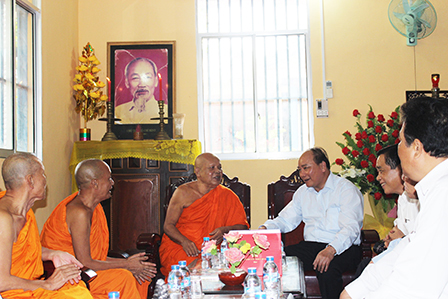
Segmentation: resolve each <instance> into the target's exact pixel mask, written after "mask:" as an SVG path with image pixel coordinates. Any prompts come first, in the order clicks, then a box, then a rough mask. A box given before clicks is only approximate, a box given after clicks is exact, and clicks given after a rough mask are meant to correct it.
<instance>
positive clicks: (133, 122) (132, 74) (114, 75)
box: [107, 41, 175, 139]
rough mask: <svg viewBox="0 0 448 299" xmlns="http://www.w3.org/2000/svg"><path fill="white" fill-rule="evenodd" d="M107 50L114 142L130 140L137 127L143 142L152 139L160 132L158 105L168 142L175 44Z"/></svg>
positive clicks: (116, 44) (112, 45) (113, 44)
mask: <svg viewBox="0 0 448 299" xmlns="http://www.w3.org/2000/svg"><path fill="white" fill-rule="evenodd" d="M107 48H108V59H107V60H108V61H109V71H108V75H109V78H110V80H111V92H110V93H111V94H110V95H109V97H110V100H111V101H112V107H113V108H112V110H113V115H114V117H115V119H116V120H115V122H114V125H113V127H112V131H113V132H114V133H115V135H116V136H117V138H118V139H133V134H134V132H135V130H136V128H137V125H140V127H141V132H142V133H143V138H144V139H154V138H155V136H156V135H157V133H158V132H159V131H160V114H159V112H160V105H163V113H164V115H163V118H164V122H165V125H164V131H165V132H166V133H167V134H168V135H169V136H170V137H171V138H172V137H173V119H172V116H173V109H174V107H173V105H174V99H173V97H174V83H175V80H174V71H175V68H174V53H175V42H174V41H167V42H128V43H121V42H108V43H107ZM161 103H163V104H161ZM117 119H120V120H117Z"/></svg>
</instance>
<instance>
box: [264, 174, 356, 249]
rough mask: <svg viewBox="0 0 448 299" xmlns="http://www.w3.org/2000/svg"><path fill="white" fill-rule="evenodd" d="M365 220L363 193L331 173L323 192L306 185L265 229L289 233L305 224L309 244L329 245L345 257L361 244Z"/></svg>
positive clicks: (301, 187) (305, 237)
mask: <svg viewBox="0 0 448 299" xmlns="http://www.w3.org/2000/svg"><path fill="white" fill-rule="evenodd" d="M363 218H364V199H363V197H362V195H361V192H360V191H359V190H358V188H357V187H356V186H355V185H353V184H352V183H351V182H350V181H348V180H346V179H344V178H341V177H338V176H336V175H334V174H332V173H330V176H329V177H328V179H327V181H326V182H325V186H324V188H323V189H322V190H320V191H319V192H317V191H316V190H315V189H314V188H312V187H310V188H308V187H307V186H306V185H305V184H304V185H302V186H300V188H299V189H297V191H296V192H295V193H294V196H293V198H292V200H291V202H290V203H289V204H288V205H287V206H286V207H285V208H284V209H283V210H282V211H281V212H280V213H279V214H278V217H276V218H275V219H273V220H268V221H266V222H265V223H264V226H266V228H268V229H271V228H278V229H280V231H281V232H282V233H287V232H290V231H292V230H293V229H295V228H296V227H297V226H299V224H300V223H301V222H302V221H303V222H304V223H305V229H304V234H303V235H304V240H305V241H313V242H321V243H328V244H329V245H331V246H332V247H333V248H334V249H335V250H336V254H341V253H342V252H344V251H345V250H346V249H348V248H349V247H350V246H352V245H353V244H355V245H359V244H360V243H361V238H360V235H361V227H362V221H363Z"/></svg>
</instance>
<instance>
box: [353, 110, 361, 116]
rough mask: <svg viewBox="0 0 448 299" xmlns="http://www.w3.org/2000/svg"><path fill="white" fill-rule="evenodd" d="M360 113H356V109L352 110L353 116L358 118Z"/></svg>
mask: <svg viewBox="0 0 448 299" xmlns="http://www.w3.org/2000/svg"><path fill="white" fill-rule="evenodd" d="M360 114H361V113H359V111H358V109H355V110H353V116H355V117H356V116H358V115H360Z"/></svg>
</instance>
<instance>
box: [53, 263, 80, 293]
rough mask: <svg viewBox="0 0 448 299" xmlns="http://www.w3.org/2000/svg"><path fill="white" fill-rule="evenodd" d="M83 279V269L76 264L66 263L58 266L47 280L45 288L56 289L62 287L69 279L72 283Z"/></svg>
mask: <svg viewBox="0 0 448 299" xmlns="http://www.w3.org/2000/svg"><path fill="white" fill-rule="evenodd" d="M80 280H81V270H79V268H78V267H77V266H76V265H74V264H66V265H63V266H60V267H56V269H55V270H54V272H53V274H52V275H51V276H50V277H49V278H48V279H47V280H46V283H47V285H46V287H45V289H47V290H51V291H55V290H57V289H59V288H61V287H62V286H63V285H64V284H65V283H66V282H67V281H69V282H70V283H71V284H75V283H78V282H79V281H80Z"/></svg>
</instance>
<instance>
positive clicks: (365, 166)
mask: <svg viewBox="0 0 448 299" xmlns="http://www.w3.org/2000/svg"><path fill="white" fill-rule="evenodd" d="M361 167H362V168H367V167H369V162H367V161H365V160H362V161H361Z"/></svg>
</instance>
